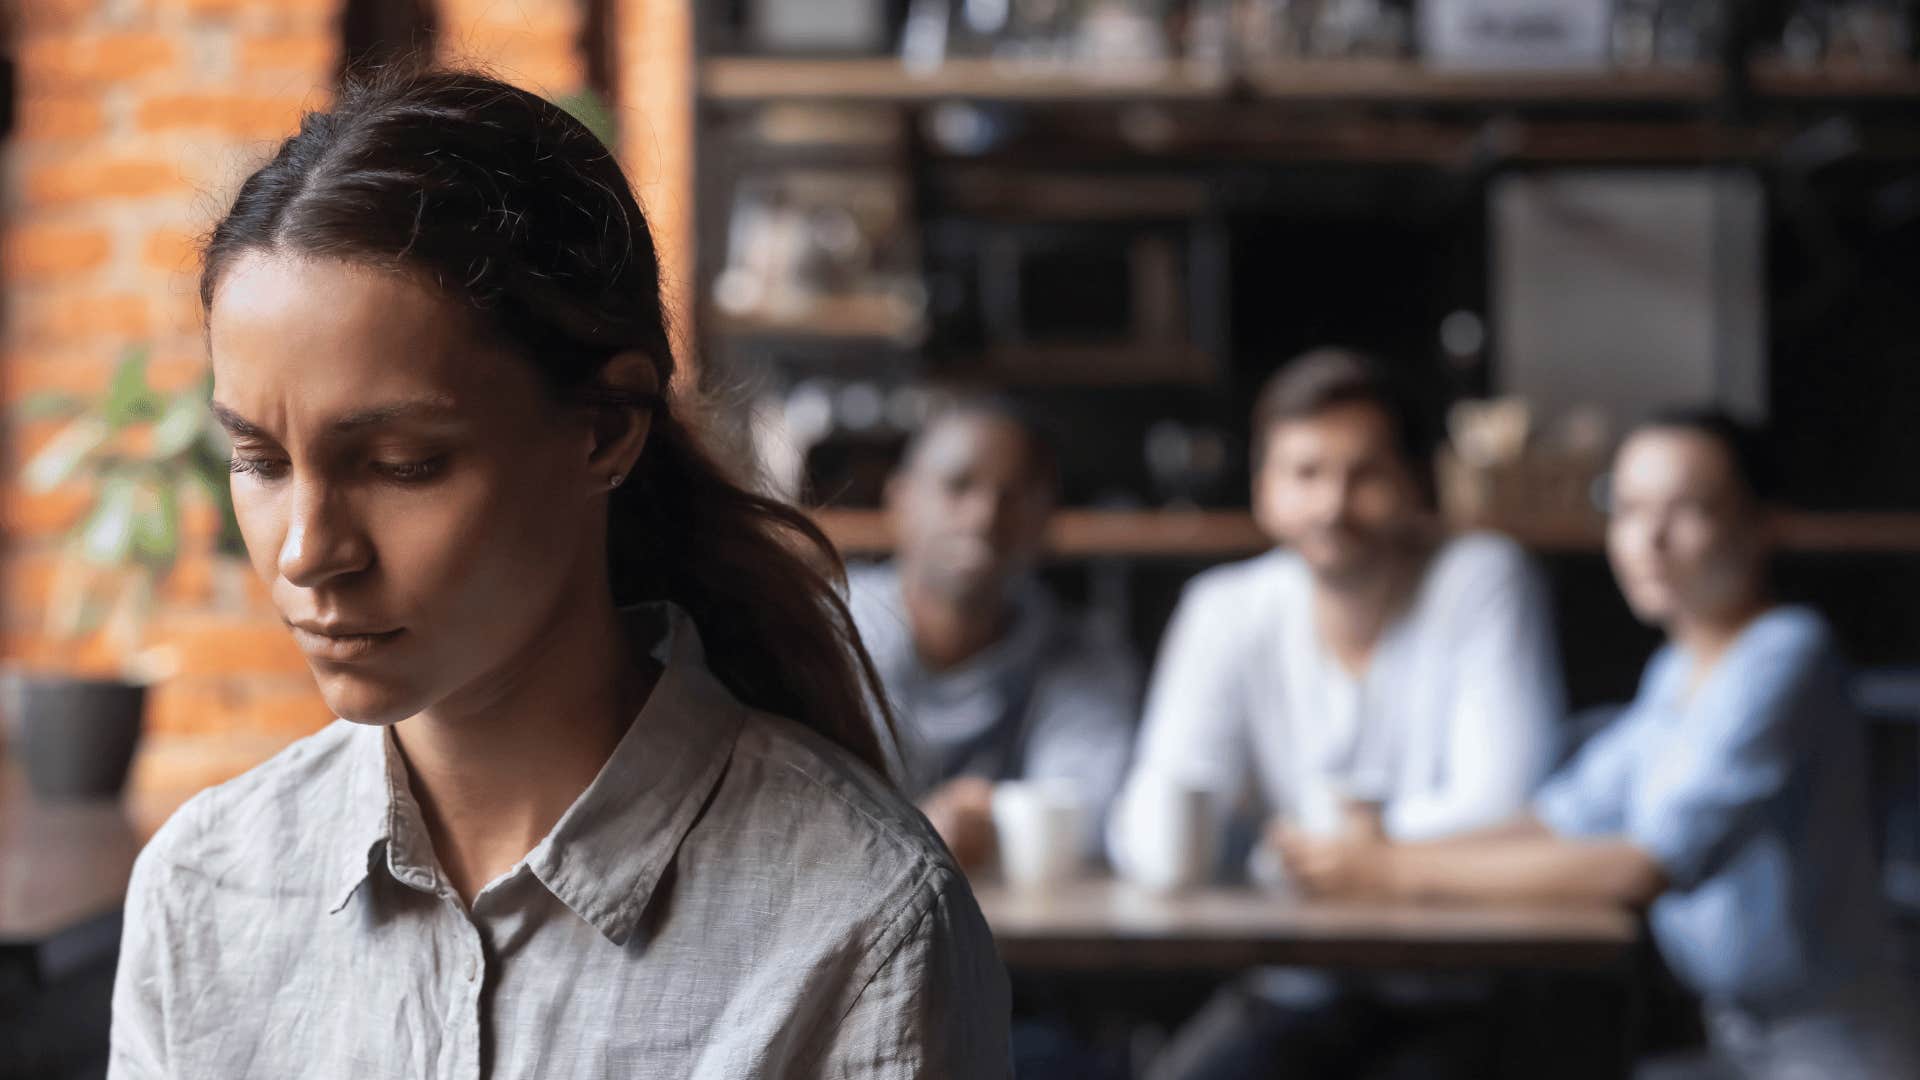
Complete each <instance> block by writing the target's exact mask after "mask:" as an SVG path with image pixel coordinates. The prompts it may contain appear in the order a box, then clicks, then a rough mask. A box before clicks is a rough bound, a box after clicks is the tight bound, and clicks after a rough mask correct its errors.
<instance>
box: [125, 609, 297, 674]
mask: <svg viewBox="0 0 1920 1080" xmlns="http://www.w3.org/2000/svg"><path fill="white" fill-rule="evenodd" d="M154 640H155V641H156V642H159V643H162V644H166V645H169V646H172V647H173V648H175V649H178V650H179V655H180V668H181V670H182V671H184V672H191V673H193V674H197V675H278V674H293V673H304V672H306V671H307V670H308V669H307V661H306V657H304V656H302V655H301V653H300V650H299V648H297V647H296V646H295V645H294V643H293V638H292V637H290V636H289V635H288V634H287V632H286V630H285V629H284V628H283V627H281V626H280V625H279V624H278V623H276V622H269V621H267V620H264V619H253V618H232V617H223V616H212V615H192V616H189V615H181V616H178V617H176V618H170V619H168V620H166V623H165V625H164V626H161V627H158V628H156V632H155V634H154Z"/></svg>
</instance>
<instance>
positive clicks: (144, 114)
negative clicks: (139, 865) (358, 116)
mask: <svg viewBox="0 0 1920 1080" xmlns="http://www.w3.org/2000/svg"><path fill="white" fill-rule="evenodd" d="M340 4H341V0H116V2H113V3H99V2H93V0H30V2H28V3H27V4H25V5H23V10H22V13H21V14H19V15H17V16H16V17H15V23H16V25H15V26H14V28H13V32H14V35H15V42H14V46H15V57H16V60H17V63H18V72H19V79H18V90H19V109H18V125H17V127H16V130H15V132H14V135H13V137H12V138H11V139H9V140H8V142H7V144H6V146H5V147H4V151H3V152H0V184H3V185H4V187H0V198H3V199H4V204H3V209H4V219H3V220H0V301H3V302H4V315H5V321H4V330H3V331H0V380H3V384H4V395H5V398H6V399H7V400H8V401H14V400H18V399H19V397H20V396H21V395H23V394H26V393H29V392H31V391H34V390H36V389H41V388H52V387H60V388H70V389H95V388H98V387H99V386H100V385H102V383H103V382H104V380H105V378H106V375H107V373H108V372H109V371H110V370H111V368H112V365H113V364H114V362H115V360H116V357H117V354H118V353H119V350H120V348H121V347H122V346H123V345H125V344H127V343H130V342H146V343H148V344H150V345H151V346H152V350H153V354H152V355H153V357H154V377H155V381H156V382H157V383H159V384H161V385H164V386H182V385H186V384H187V383H189V382H190V381H191V380H193V379H194V378H196V377H198V376H199V374H200V373H201V372H202V371H203V370H204V364H205V359H204V353H203V348H202V343H201V329H200V324H199V312H198V308H197V304H196V301H195V298H194V287H195V282H194V272H195V267H194V249H195V237H196V236H197V235H199V234H200V233H202V232H203V231H204V230H206V229H207V228H208V227H210V226H211V224H212V221H213V218H214V215H215V214H216V213H217V212H218V209H219V208H220V207H221V206H222V205H223V203H224V200H225V199H226V197H227V196H228V195H229V193H230V192H231V191H232V189H233V187H234V186H235V185H236V184H237V183H238V181H239V179H240V178H241V177H243V176H244V175H245V173H246V171H247V169H248V168H249V167H250V166H251V165H252V164H255V163H257V162H258V161H259V160H261V158H262V157H263V155H264V154H265V153H267V152H268V151H269V150H270V149H271V147H272V145H273V143H274V141H275V140H276V139H278V138H280V137H282V136H283V135H285V134H287V133H288V132H290V131H291V130H292V128H293V125H294V123H295V122H296V119H297V117H298V115H299V112H300V110H301V109H302V108H303V107H311V106H315V105H320V104H324V103H325V101H326V99H327V87H328V85H329V83H330V81H331V78H332V73H333V71H334V69H335V67H336V65H337V62H338V56H339V51H340V45H339V40H338V38H339V16H340V10H339V9H340ZM635 6H636V7H638V8H646V7H649V4H648V3H643V2H639V0H636V3H635ZM665 6H666V7H670V8H680V7H682V6H683V5H681V4H679V3H673V4H667V5H665ZM584 8H585V5H584V3H582V2H580V0H440V2H439V4H438V24H439V28H440V36H439V44H440V48H441V51H442V54H443V55H450V56H454V57H458V58H464V59H470V60H477V61H481V62H484V63H487V64H489V65H491V66H492V67H493V69H494V70H496V71H497V72H499V73H500V74H501V75H503V76H505V77H507V78H509V79H512V80H513V81H516V82H519V83H521V84H522V85H526V86H530V87H533V88H535V89H539V90H542V91H543V92H547V93H550V94H555V95H558V94H565V93H568V92H571V91H573V90H576V89H578V88H579V86H580V85H581V82H582V79H583V71H584V65H583V59H582V56H581V53H580V50H579V48H578V38H579V34H580V29H581V25H580V22H581V19H582V11H583V10H584ZM651 21H652V20H651V18H650V17H649V18H640V17H637V16H636V17H635V18H632V19H629V20H627V24H630V25H634V26H636V27H638V26H642V25H647V24H649V23H650V22H651ZM682 21H684V19H683V20H682ZM616 48H617V47H616ZM650 77H652V78H656V79H657V78H658V73H657V72H654V73H651V76H650ZM623 105H629V106H630V105H631V102H623ZM642 168H644V169H648V170H650V171H652V172H653V173H655V174H656V175H657V174H660V173H661V171H662V170H661V167H660V165H659V163H658V162H657V161H656V162H650V163H647V164H646V165H643V166H642ZM668 171H669V172H671V170H668ZM49 430H50V429H48V428H46V427H41V426H31V425H9V431H8V439H7V442H8V445H7V448H6V456H7V465H6V469H5V486H4V487H0V523H3V524H4V529H5V538H6V551H5V563H4V570H3V572H4V605H3V606H0V613H3V617H4V624H3V625H0V654H4V656H5V658H6V659H7V660H8V661H9V662H11V663H15V664H22V665H28V666H35V665H38V666H46V665H59V666H62V667H77V668H81V669H86V670H94V671H110V670H113V669H114V668H115V667H116V665H117V658H116V657H114V656H112V655H111V654H110V653H109V651H108V650H107V648H106V647H105V646H104V645H103V644H101V643H99V642H88V643H82V644H81V645H80V646H78V647H72V646H60V645H58V644H57V643H55V642H51V641H49V640H48V639H47V638H46V637H45V635H44V634H42V633H41V630H40V623H41V619H42V615H43V607H44V601H45V598H46V596H47V594H48V589H49V583H50V580H51V577H52V572H53V567H54V565H55V560H54V553H53V549H54V542H55V539H56V538H57V537H58V536H59V535H60V534H61V533H62V532H63V531H64V530H65V529H66V528H67V527H69V526H70V525H71V524H72V523H73V522H74V520H75V517H76V514H77V513H78V512H79V510H80V508H81V507H82V505H83V501H84V493H83V492H73V491H65V492H56V493H54V494H52V495H49V496H31V495H27V494H25V493H22V492H21V491H19V490H17V489H16V488H15V487H14V486H13V484H12V482H11V477H12V473H13V470H14V468H16V467H17V464H18V462H20V461H21V460H24V457H25V455H27V454H29V453H31V452H32V450H33V449H34V447H35V446H37V445H38V444H39V442H41V441H42V440H44V439H45V438H46V436H47V435H48V434H49ZM189 516H190V519H191V520H190V522H189V529H188V533H189V537H190V542H189V549H190V550H196V549H204V548H205V547H206V546H207V540H208V539H209V538H210V536H211V533H212V530H213V528H214V526H215V522H214V521H213V520H212V515H211V513H210V512H209V511H207V510H206V509H205V508H201V509H200V510H198V511H197V512H194V513H191V514H190V515H189ZM165 600H166V602H165V605H164V607H163V609H162V611H161V613H160V616H159V618H158V619H157V620H156V623H155V625H154V627H153V637H154V638H155V639H156V640H157V641H159V642H163V643H167V644H171V645H173V646H175V647H176V648H177V649H178V651H179V656H180V660H181V673H180V674H179V676H178V677H176V678H174V679H172V680H170V681H168V682H166V683H165V684H163V685H161V686H160V687H159V688H157V690H156V692H155V695H154V698H153V701H152V706H151V711H150V715H149V718H148V729H147V730H148V736H147V742H146V746H145V748H144V749H143V752H142V756H141V759H140V762H139V764H138V765H137V767H136V773H135V779H134V786H135V789H136V791H146V792H150V793H151V792H158V793H162V794H163V795H166V794H177V793H180V792H186V791H191V790H193V789H195V788H197V787H199V786H201V785H203V784H205V783H208V782H212V781H215V780H218V779H222V778H224V777H226V776H229V775H232V774H233V773H235V772H237V771H239V770H240V769H243V768H245V767H247V766H248V765H250V764H252V763H254V762H255V761H258V760H260V759H261V758H262V757H264V756H266V755H267V754H269V753H271V752H272V751H273V750H274V749H277V748H278V747H279V746H281V745H283V744H284V743H285V742H287V741H288V740H290V739H292V738H296V737H298V736H300V735H303V734H306V733H308V732H310V731H313V730H314V729H316V728H317V727H319V726H321V725H323V724H324V723H326V722H327V721H328V719H329V716H328V713H327V711H326V709H325V707H324V705H322V703H321V702H320V700H319V698H318V696H317V694H316V693H315V692H314V690H313V687H312V682H311V680H310V678H309V676H308V674H307V671H306V666H305V664H304V663H303V661H302V660H301V658H300V656H299V654H298V653H297V652H296V651H295V650H294V649H293V647H292V645H291V644H290V643H289V642H288V641H287V640H286V638H285V635H284V632H283V631H282V630H281V629H280V627H279V626H278V624H277V623H275V622H274V621H273V620H272V617H271V608H270V607H269V606H268V605H267V603H266V596H265V591H264V589H263V588H262V587H261V586H260V585H259V584H258V583H257V582H255V581H253V580H252V577H251V574H250V573H249V572H248V571H247V569H246V568H245V567H244V566H240V565H237V564H228V563H219V562H216V561H215V560H213V559H212V558H211V557H210V556H208V555H207V554H205V553H204V551H203V550H197V551H196V553H195V554H193V555H192V556H191V557H189V558H187V559H185V560H184V561H183V563H182V565H181V566H180V568H179V570H178V571H177V572H176V574H175V576H174V577H173V578H172V580H170V581H169V582H168V584H167V587H166V590H165Z"/></svg>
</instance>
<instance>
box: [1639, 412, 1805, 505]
mask: <svg viewBox="0 0 1920 1080" xmlns="http://www.w3.org/2000/svg"><path fill="white" fill-rule="evenodd" d="M1643 431H1684V432H1686V433H1688V434H1691V435H1699V436H1702V437H1704V438H1708V439H1712V440H1713V441H1714V442H1717V443H1719V444H1720V447H1721V449H1723V450H1725V451H1726V453H1727V462H1728V463H1729V464H1730V465H1732V466H1733V476H1734V480H1735V481H1737V482H1738V483H1739V485H1740V486H1741V488H1742V489H1743V490H1744V491H1745V493H1746V495H1747V498H1748V499H1749V500H1750V501H1752V502H1754V503H1768V502H1772V501H1773V500H1774V499H1775V498H1777V497H1778V496H1779V493H1780V481H1779V473H1780V470H1779V463H1778V461H1777V460H1776V459H1775V457H1774V451H1773V444H1772V442H1771V441H1770V440H1769V439H1768V438H1767V434H1766V432H1765V430H1763V429H1762V428H1760V427H1757V426H1755V425H1753V424H1749V423H1747V422H1746V421H1744V420H1740V419H1738V418H1736V417H1735V416H1734V415H1733V414H1732V413H1729V412H1727V411H1725V410H1724V409H1719V408H1714V407H1703V408H1702V407H1684V406H1683V407H1673V408H1665V409H1660V410H1658V411H1656V412H1654V413H1652V414H1650V415H1648V416H1647V417H1645V418H1644V419H1642V420H1641V421H1640V422H1639V423H1637V424H1635V425H1633V427H1632V428H1631V429H1629V430H1628V431H1627V434H1626V435H1625V436H1624V437H1623V438H1622V439H1621V440H1620V441H1621V443H1622V445H1624V444H1625V443H1626V440H1627V439H1630V438H1632V437H1634V436H1635V435H1638V434H1640V433H1641V432H1643Z"/></svg>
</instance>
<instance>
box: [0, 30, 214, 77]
mask: <svg viewBox="0 0 1920 1080" xmlns="http://www.w3.org/2000/svg"><path fill="white" fill-rule="evenodd" d="M179 55H180V54H179V47H178V46H177V45H176V44H175V43H174V40H173V38H172V37H170V36H169V35H166V34H152V33H122V34H95V35H88V36H84V37H69V36H59V37H45V38H38V39H32V38H30V39H28V40H27V42H26V43H25V44H24V45H22V46H21V49H20V84H21V85H22V86H28V87H45V88H54V87H65V86H71V85H74V84H82V85H94V84H104V83H118V82H125V81H127V80H129V79H135V78H138V77H140V76H143V75H150V74H153V73H155V72H159V71H164V70H167V69H169V68H172V67H173V66H174V65H175V64H176V63H178V61H179Z"/></svg>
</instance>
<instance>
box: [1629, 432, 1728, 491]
mask: <svg viewBox="0 0 1920 1080" xmlns="http://www.w3.org/2000/svg"><path fill="white" fill-rule="evenodd" d="M1733 485H1734V467H1733V461H1732V458H1731V456H1730V455H1729V454H1728V453H1727V450H1726V448H1725V447H1724V446H1722V445H1721V444H1720V442H1719V441H1718V440H1717V439H1714V438H1713V437H1711V436H1708V435H1704V434H1701V433H1699V432H1695V431H1686V430H1682V429H1678V428H1650V429H1648V430H1645V431H1641V432H1638V433H1636V434H1634V435H1632V436H1631V437H1629V438H1628V439H1627V441H1626V442H1625V443H1624V444H1622V446H1621V447H1620V453H1619V456H1618V457H1617V458H1616V459H1615V461H1614V469H1613V478H1612V486H1613V488H1614V490H1615V492H1617V493H1621V492H1646V493H1649V494H1674V495H1688V496H1709V495H1714V494H1718V493H1720V492H1721V491H1724V490H1725V489H1727V488H1728V487H1729V486H1733Z"/></svg>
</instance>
